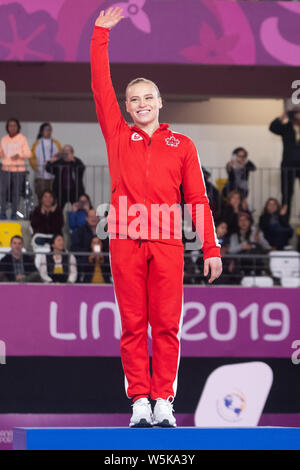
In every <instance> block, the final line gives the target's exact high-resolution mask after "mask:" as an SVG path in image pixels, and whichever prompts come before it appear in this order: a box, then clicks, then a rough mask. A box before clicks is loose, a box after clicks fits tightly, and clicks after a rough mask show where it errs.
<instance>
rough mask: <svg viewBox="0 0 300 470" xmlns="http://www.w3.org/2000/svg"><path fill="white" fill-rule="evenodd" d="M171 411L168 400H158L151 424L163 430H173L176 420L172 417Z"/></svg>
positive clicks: (170, 404)
mask: <svg viewBox="0 0 300 470" xmlns="http://www.w3.org/2000/svg"><path fill="white" fill-rule="evenodd" d="M173 411H174V410H173V405H172V403H171V402H170V400H164V399H163V398H158V399H157V400H156V404H155V406H154V410H153V424H154V425H156V426H161V427H163V428H175V427H176V419H175V418H174V416H173Z"/></svg>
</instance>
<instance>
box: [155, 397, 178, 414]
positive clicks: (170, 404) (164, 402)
mask: <svg viewBox="0 0 300 470" xmlns="http://www.w3.org/2000/svg"><path fill="white" fill-rule="evenodd" d="M156 402H157V403H158V405H163V406H167V407H168V408H169V409H170V411H172V412H173V411H174V407H173V402H171V401H170V400H169V399H167V400H164V399H163V398H158V399H157V400H156Z"/></svg>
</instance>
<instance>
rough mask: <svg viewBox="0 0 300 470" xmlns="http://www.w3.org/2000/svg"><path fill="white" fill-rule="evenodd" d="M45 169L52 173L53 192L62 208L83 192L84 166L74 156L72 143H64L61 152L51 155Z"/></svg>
mask: <svg viewBox="0 0 300 470" xmlns="http://www.w3.org/2000/svg"><path fill="white" fill-rule="evenodd" d="M46 170H47V171H48V172H49V173H52V174H53V175H54V182H53V192H54V194H55V196H56V199H57V201H58V205H59V206H60V207H61V208H62V209H63V208H64V206H65V204H66V203H67V202H70V203H71V204H73V203H74V202H75V201H78V199H79V197H80V196H81V195H82V194H83V193H84V186H83V174H84V171H85V166H84V164H83V162H82V161H81V160H80V159H79V158H77V157H75V155H74V149H73V147H72V145H65V146H64V148H63V150H62V153H58V154H56V155H53V157H52V158H51V160H50V161H49V162H47V164H46Z"/></svg>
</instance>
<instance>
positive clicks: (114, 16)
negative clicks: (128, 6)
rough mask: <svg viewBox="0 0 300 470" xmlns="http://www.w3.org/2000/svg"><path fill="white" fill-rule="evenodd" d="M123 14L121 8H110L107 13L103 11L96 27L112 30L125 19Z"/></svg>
mask: <svg viewBox="0 0 300 470" xmlns="http://www.w3.org/2000/svg"><path fill="white" fill-rule="evenodd" d="M122 12H123V8H120V7H114V8H108V10H107V11H106V13H105V11H104V10H102V11H101V12H100V15H99V16H98V18H97V19H96V23H95V25H96V26H102V28H109V29H111V28H113V27H114V26H116V25H117V24H118V23H119V22H120V21H121V20H122V19H123V18H124V16H122Z"/></svg>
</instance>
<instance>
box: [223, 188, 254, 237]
mask: <svg viewBox="0 0 300 470" xmlns="http://www.w3.org/2000/svg"><path fill="white" fill-rule="evenodd" d="M241 211H243V212H248V213H249V211H248V207H247V200H246V199H242V197H241V194H240V193H239V192H238V191H231V192H230V193H229V194H228V196H227V201H226V202H225V203H224V206H223V209H222V219H223V220H224V221H225V222H227V228H228V235H231V234H232V233H234V232H237V230H238V214H239V212H241Z"/></svg>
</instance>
